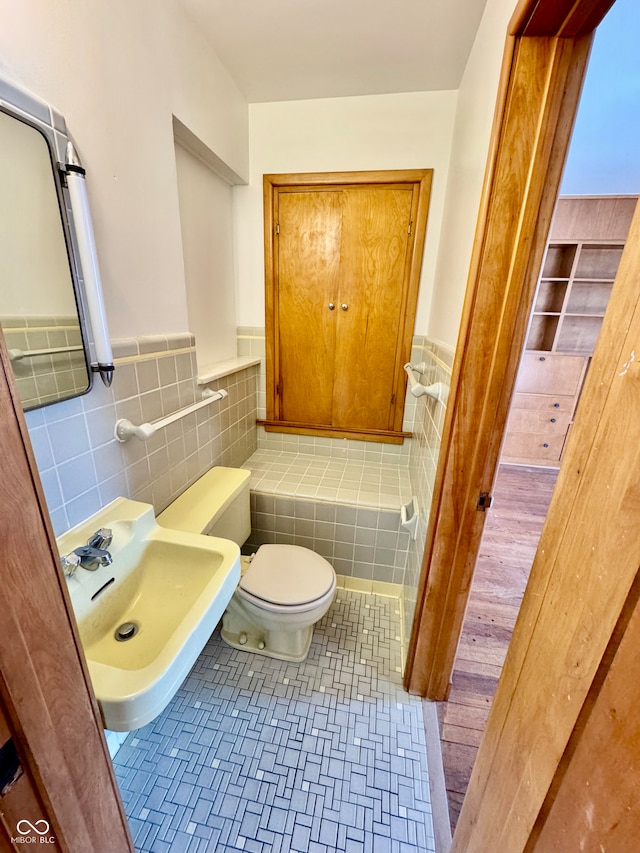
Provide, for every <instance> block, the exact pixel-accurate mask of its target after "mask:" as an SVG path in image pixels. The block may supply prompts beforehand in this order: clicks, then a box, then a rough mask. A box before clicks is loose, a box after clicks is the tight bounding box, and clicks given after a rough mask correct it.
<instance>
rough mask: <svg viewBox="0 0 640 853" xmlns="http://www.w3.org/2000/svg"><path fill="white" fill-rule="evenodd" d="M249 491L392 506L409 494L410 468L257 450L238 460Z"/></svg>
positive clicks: (384, 507)
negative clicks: (245, 472) (247, 472)
mask: <svg viewBox="0 0 640 853" xmlns="http://www.w3.org/2000/svg"><path fill="white" fill-rule="evenodd" d="M243 468H248V469H249V470H250V471H251V488H252V490H253V491H259V492H264V493H267V494H277V495H280V496H287V495H295V496H296V497H301V498H315V499H316V500H325V501H337V502H338V503H344V504H350V505H352V506H370V507H377V508H380V509H394V510H397V509H398V508H399V507H400V505H401V504H403V503H406V502H407V501H408V500H410V498H411V482H410V480H409V468H408V467H407V466H404V465H397V464H387V463H381V462H358V461H354V460H351V459H334V458H328V457H327V458H323V457H320V456H312V455H310V454H305V453H292V452H289V451H277V450H257V451H256V452H255V453H254V454H253V455H252V456H250V457H249V459H247V461H246V462H245V463H244V464H243Z"/></svg>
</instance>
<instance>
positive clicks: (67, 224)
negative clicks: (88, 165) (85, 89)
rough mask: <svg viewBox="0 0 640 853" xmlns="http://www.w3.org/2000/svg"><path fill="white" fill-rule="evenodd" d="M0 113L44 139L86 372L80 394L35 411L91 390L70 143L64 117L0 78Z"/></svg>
mask: <svg viewBox="0 0 640 853" xmlns="http://www.w3.org/2000/svg"><path fill="white" fill-rule="evenodd" d="M0 111H1V112H3V113H5V114H6V115H8V116H11V117H12V118H14V119H16V120H17V121H20V122H22V123H23V124H26V125H28V126H29V127H32V128H33V129H34V130H35V131H36V132H37V133H40V135H41V136H42V137H43V138H44V140H45V143H46V145H47V151H48V153H49V160H50V163H51V172H52V177H53V186H54V190H55V193H56V197H57V201H58V210H59V212H60V221H61V224H62V233H63V235H64V241H65V249H66V253H67V261H68V264H69V274H70V278H71V286H72V289H73V297H74V300H75V305H76V310H77V314H78V321H79V325H80V337H81V340H82V348H83V355H84V363H85V368H86V372H87V386H86V388H84V389H83V390H81V391H77V392H73V393H70V394H68V395H65V396H61V397H59V398H58V399H56V400H50V401H47V402H45V403H41V404H39V405H34V406H29V407H27V408H25V409H24V411H36V410H37V409H41V408H45V407H47V406H52V405H55V404H56V403H61V402H64V401H65V400H72V399H74V398H75V397H82V396H84V395H85V394H88V393H89V391H91V388H92V387H93V376H94V371H93V370H92V366H91V362H92V358H91V348H92V344H93V341H92V337H91V335H92V332H91V324H90V322H89V315H88V310H87V305H86V299H85V294H84V290H83V287H82V280H83V279H82V272H81V270H82V268H81V266H80V261H79V255H78V241H77V237H76V230H75V225H74V220H73V211H72V209H71V200H70V197H69V192H68V190H67V186H66V180H65V171H66V170H65V166H64V163H65V158H66V149H67V145H68V143H69V142H73V140H72V138H71V136H70V135H69V132H68V130H67V125H66V122H65V120H64V117H63V116H62V115H60V113H58V112H57V111H56V110H54V109H53V108H52V107H50V106H48V105H47V104H45V103H44V102H42V101H39V100H38V99H36V98H35V97H33V95H31V94H29V93H27V92H24V91H23V90H22V89H19V88H18V87H16V86H14V85H13V84H11V83H8V82H7V81H6V80H1V79H0Z"/></svg>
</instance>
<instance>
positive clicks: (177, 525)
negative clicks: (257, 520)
mask: <svg viewBox="0 0 640 853" xmlns="http://www.w3.org/2000/svg"><path fill="white" fill-rule="evenodd" d="M250 478H251V472H250V471H246V470H244V469H242V468H222V467H217V468H211V469H210V470H209V471H207V473H206V474H204V475H203V476H202V477H200V479H199V480H197V481H196V482H195V483H194V484H193V485H192V486H190V487H189V488H188V489H186V490H185V491H184V492H183V493H182V494H181V495H180V497H178V498H177V499H176V500H175V501H174V502H173V503H172V504H170V506H168V507H167V509H165V510H164V512H162V513H160V515H159V516H158V518H157V521H158V524H160V525H161V526H162V527H169V528H172V529H173V530H183V531H186V532H190V533H204V534H207V535H209V536H219V537H221V538H222V539H231V540H233V541H234V542H236V543H237V544H238V545H243V544H244V542H245V541H246V540H247V539H248V537H249V534H250V533H251V513H250V499H249V482H250ZM335 592H336V573H335V571H334V570H333V566H332V565H331V564H330V563H329V562H328V561H327V560H325V559H324V557H321V556H320V555H319V554H316V553H315V552H313V551H310V550H309V549H308V548H301V547H300V546H298V545H261V546H260V547H259V548H258V550H257V551H256V553H255V554H254V555H253V557H251V558H243V572H242V577H241V578H240V583H239V584H238V586H237V587H236V590H235V592H234V594H233V597H232V599H231V601H230V602H229V604H228V606H227V610H226V612H225V614H224V616H223V617H222V632H221V633H222V639H223V640H224V641H225V642H226V643H228V645H230V646H233V647H234V648H237V649H243V650H244V651H249V652H256V653H257V654H262V655H267V656H268V657H273V658H279V659H280V660H289V661H295V662H299V661H303V660H304V659H305V658H306V656H307V654H308V652H309V646H310V645H311V638H312V636H313V627H314V625H315V623H316V622H318V621H319V620H320V619H322V617H323V616H324V615H325V613H326V612H327V610H328V609H329V607H330V606H331V603H332V602H333V599H334V596H335Z"/></svg>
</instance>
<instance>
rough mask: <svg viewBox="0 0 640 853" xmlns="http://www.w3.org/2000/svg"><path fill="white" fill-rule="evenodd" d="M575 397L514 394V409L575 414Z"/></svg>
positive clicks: (512, 406)
mask: <svg viewBox="0 0 640 853" xmlns="http://www.w3.org/2000/svg"><path fill="white" fill-rule="evenodd" d="M574 404H575V397H574V396H573V395H572V396H570V397H568V396H566V397H563V396H561V395H559V394H514V395H513V400H512V402H511V408H512V409H531V410H533V411H544V412H568V413H569V414H570V415H571V414H573V407H574Z"/></svg>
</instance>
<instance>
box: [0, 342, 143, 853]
mask: <svg viewBox="0 0 640 853" xmlns="http://www.w3.org/2000/svg"><path fill="white" fill-rule="evenodd" d="M0 458H2V488H1V489H0V584H1V589H2V607H1V608H0V749H1V748H2V747H5V746H6V744H7V743H11V741H12V742H13V745H14V747H15V750H16V755H17V758H18V759H19V762H20V765H21V767H22V771H23V772H22V775H20V776H17V775H16V774H15V772H11V771H12V769H13V770H14V771H15V770H16V764H15V760H16V755H14V756H11V755H10V754H9V753H7V752H5V753H4V754H3V755H2V760H0V772H2V770H5V771H6V773H5V774H4V778H3V785H1V786H0V789H1V790H0V849H1V850H3V851H4V850H10V849H16V850H18V849H24V846H23V845H25V844H30V843H33V842H30V841H29V840H28V839H29V838H36V834H37V837H38V841H37V844H38V847H40V845H41V844H42V843H45V842H43V841H41V840H40V839H41V838H47V839H50V838H53V839H54V840H53V841H49V840H47V842H46V843H47V849H49V850H60V851H73V853H75V851H100V853H125V851H133V844H132V841H131V836H130V834H129V830H128V827H127V821H126V817H125V814H124V810H123V808H122V803H121V801H120V796H119V792H118V787H117V784H116V779H115V775H114V772H113V766H112V764H111V760H110V758H109V753H108V750H107V744H106V741H105V738H104V733H103V731H102V724H101V720H100V712H99V709H98V704H97V702H96V699H95V696H94V695H93V691H92V689H91V683H90V680H89V673H88V671H87V666H86V663H85V659H84V655H83V652H82V649H81V647H80V644H79V640H78V636H77V633H76V630H75V620H74V616H73V612H72V609H71V603H70V600H69V594H68V591H67V583H66V580H65V578H64V577H63V575H62V569H61V567H60V557H59V555H58V551H57V548H56V543H55V539H54V537H53V532H52V530H51V523H50V521H49V517H48V514H47V510H46V504H45V501H44V496H43V494H42V489H41V486H40V481H39V477H38V471H37V468H36V464H35V461H34V459H33V454H32V451H31V446H30V443H29V437H28V432H27V427H26V424H25V421H24V416H23V414H22V406H21V403H20V398H19V396H18V392H17V390H16V387H15V380H14V378H13V371H12V369H11V363H10V361H9V357H8V355H7V351H6V348H5V345H4V340H3V339H2V335H0ZM9 749H11V747H9ZM14 778H15V784H13V785H12V784H11V782H12V781H13V779H14ZM7 786H8V787H7ZM23 821H28V822H29V824H31V825H32V826H34V827H36V829H35V830H34V829H30V827H29V825H28V824H27V823H26V822H25V823H23ZM41 821H45V822H46V824H47V827H48V829H47V830H46V831H45V830H44V826H45V824H44V823H42V822H41ZM41 831H42V832H46V833H47V834H45V835H40V832H41ZM16 838H17V839H18V840H17V841H11V839H16ZM21 839H22V840H21ZM25 839H26V840H25Z"/></svg>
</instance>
